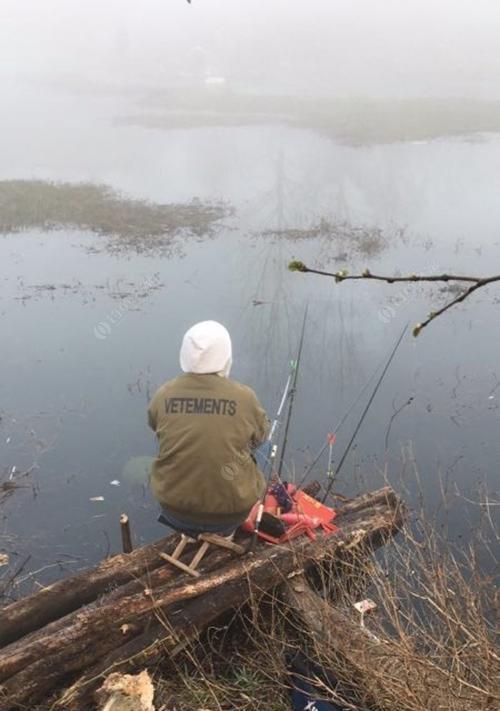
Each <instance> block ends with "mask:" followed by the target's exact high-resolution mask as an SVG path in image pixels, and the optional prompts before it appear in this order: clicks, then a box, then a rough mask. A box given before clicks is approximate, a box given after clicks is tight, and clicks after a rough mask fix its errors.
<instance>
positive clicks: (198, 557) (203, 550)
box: [189, 541, 210, 570]
mask: <svg viewBox="0 0 500 711" xmlns="http://www.w3.org/2000/svg"><path fill="white" fill-rule="evenodd" d="M209 546H210V543H208V542H207V541H203V543H202V544H201V546H200V547H199V548H198V552H197V553H196V555H195V557H194V558H193V560H192V561H191V563H190V564H189V567H190V568H191V570H196V568H197V567H198V565H199V563H200V562H201V559H202V558H203V556H204V555H205V553H206V552H207V550H208V548H209Z"/></svg>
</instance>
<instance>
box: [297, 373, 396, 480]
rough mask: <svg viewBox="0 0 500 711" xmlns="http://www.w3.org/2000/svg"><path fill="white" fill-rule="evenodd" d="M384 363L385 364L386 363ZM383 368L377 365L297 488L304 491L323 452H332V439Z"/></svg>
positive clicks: (329, 434)
mask: <svg viewBox="0 0 500 711" xmlns="http://www.w3.org/2000/svg"><path fill="white" fill-rule="evenodd" d="M384 362H385V361H384ZM381 366H382V363H379V364H378V365H377V367H376V368H375V370H374V371H373V373H372V374H371V375H370V377H369V378H368V380H367V381H366V383H365V384H364V385H363V387H362V388H361V390H360V391H359V393H358V394H357V396H356V398H355V399H354V400H353V401H352V402H351V404H350V405H349V407H348V409H347V410H346V411H345V413H344V414H343V415H342V418H341V419H340V420H339V422H337V424H336V425H335V427H334V428H333V430H332V431H331V432H329V433H328V435H327V437H326V441H325V443H324V444H323V446H322V447H321V448H320V450H319V451H318V453H317V455H316V456H315V458H314V459H313V461H312V462H311V464H310V465H309V466H308V467H307V469H306V470H305V472H304V474H303V475H302V478H301V480H300V481H299V483H298V486H297V488H298V489H302V487H303V485H304V482H305V481H306V479H307V477H308V476H309V474H310V473H311V472H312V470H313V469H314V467H315V466H316V464H317V463H318V462H319V460H320V459H321V457H322V456H323V452H324V451H325V449H326V448H327V447H328V446H330V450H331V449H332V447H333V442H332V443H331V444H330V439H331V437H334V438H335V439H336V435H337V433H338V432H339V431H340V429H341V428H342V425H343V424H344V422H345V421H346V420H347V418H348V417H349V415H350V414H351V412H352V411H353V410H354V408H355V407H356V405H357V404H358V402H359V401H360V400H361V398H362V397H363V395H364V394H365V392H366V390H368V386H369V385H370V383H371V382H372V381H373V380H374V378H375V376H376V375H377V373H378V371H379V370H380V367H381Z"/></svg>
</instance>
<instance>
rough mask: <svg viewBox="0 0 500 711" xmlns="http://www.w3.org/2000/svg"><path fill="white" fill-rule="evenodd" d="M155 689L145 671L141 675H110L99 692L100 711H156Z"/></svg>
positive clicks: (97, 695)
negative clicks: (154, 703) (154, 704)
mask: <svg viewBox="0 0 500 711" xmlns="http://www.w3.org/2000/svg"><path fill="white" fill-rule="evenodd" d="M153 697H154V688H153V683H152V681H151V677H150V676H149V674H148V673H147V671H146V670H145V669H144V670H143V671H142V672H140V674H136V675H135V676H130V674H119V673H117V672H115V673H114V674H110V675H109V676H108V677H107V678H106V679H105V681H104V684H103V685H102V686H101V688H100V689H98V690H97V693H96V698H97V701H98V703H99V704H100V706H99V711H155V707H154V706H153Z"/></svg>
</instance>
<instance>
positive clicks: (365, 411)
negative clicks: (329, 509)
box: [321, 324, 408, 504]
mask: <svg viewBox="0 0 500 711" xmlns="http://www.w3.org/2000/svg"><path fill="white" fill-rule="evenodd" d="M407 329H408V324H406V326H405V327H404V328H403V330H402V331H401V335H400V336H399V338H398V340H397V341H396V344H395V346H394V348H393V349H392V351H391V354H390V356H389V359H388V361H387V363H386V364H385V367H384V369H383V371H382V373H381V374H380V378H379V379H378V380H377V383H376V385H375V387H374V389H373V392H372V394H371V395H370V399H369V400H368V402H367V404H366V407H365V409H364V410H363V414H362V415H361V417H360V418H359V422H358V424H357V425H356V428H355V430H354V432H353V435H352V437H351V439H350V440H349V444H348V445H347V447H346V448H345V451H344V454H343V455H342V457H341V459H340V462H339V465H338V467H337V472H336V473H337V474H338V473H339V471H340V470H341V469H342V465H343V464H344V462H345V460H346V457H347V455H348V454H349V451H350V449H351V447H352V444H353V442H354V440H355V439H356V435H357V434H358V432H359V429H360V427H361V425H362V424H363V421H364V419H365V417H366V414H367V412H368V410H369V409H370V406H371V404H372V402H373V400H374V399H375V395H376V394H377V392H378V390H379V388H380V386H381V385H382V381H383V379H384V377H385V374H386V373H387V371H388V370H389V366H390V365H391V363H392V360H393V358H394V356H395V355H396V352H397V350H398V348H399V346H400V344H401V341H402V340H403V336H404V335H405V333H406V331H407ZM334 480H335V478H334V477H331V478H330V482H329V484H328V486H327V488H326V491H325V495H324V496H323V498H322V500H321V503H322V504H324V503H325V501H326V498H327V496H328V494H329V493H330V491H331V489H332V486H333V482H334Z"/></svg>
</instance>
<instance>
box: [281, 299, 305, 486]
mask: <svg viewBox="0 0 500 711" xmlns="http://www.w3.org/2000/svg"><path fill="white" fill-rule="evenodd" d="M308 310H309V304H306V307H305V309H304V318H303V320H302V331H301V334H300V341H299V350H298V353H297V360H296V361H295V365H294V372H293V383H292V388H291V390H290V397H289V400H288V411H287V416H286V422H285V431H284V433H283V444H282V447H281V455H280V462H279V465H278V479H281V470H282V469H283V461H284V459H285V452H286V445H287V443H288V428H289V427H290V420H291V418H292V410H293V402H294V399H295V392H296V390H297V378H298V374H299V366H300V359H301V356H302V346H303V345H304V334H305V331H306V321H307V312H308Z"/></svg>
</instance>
